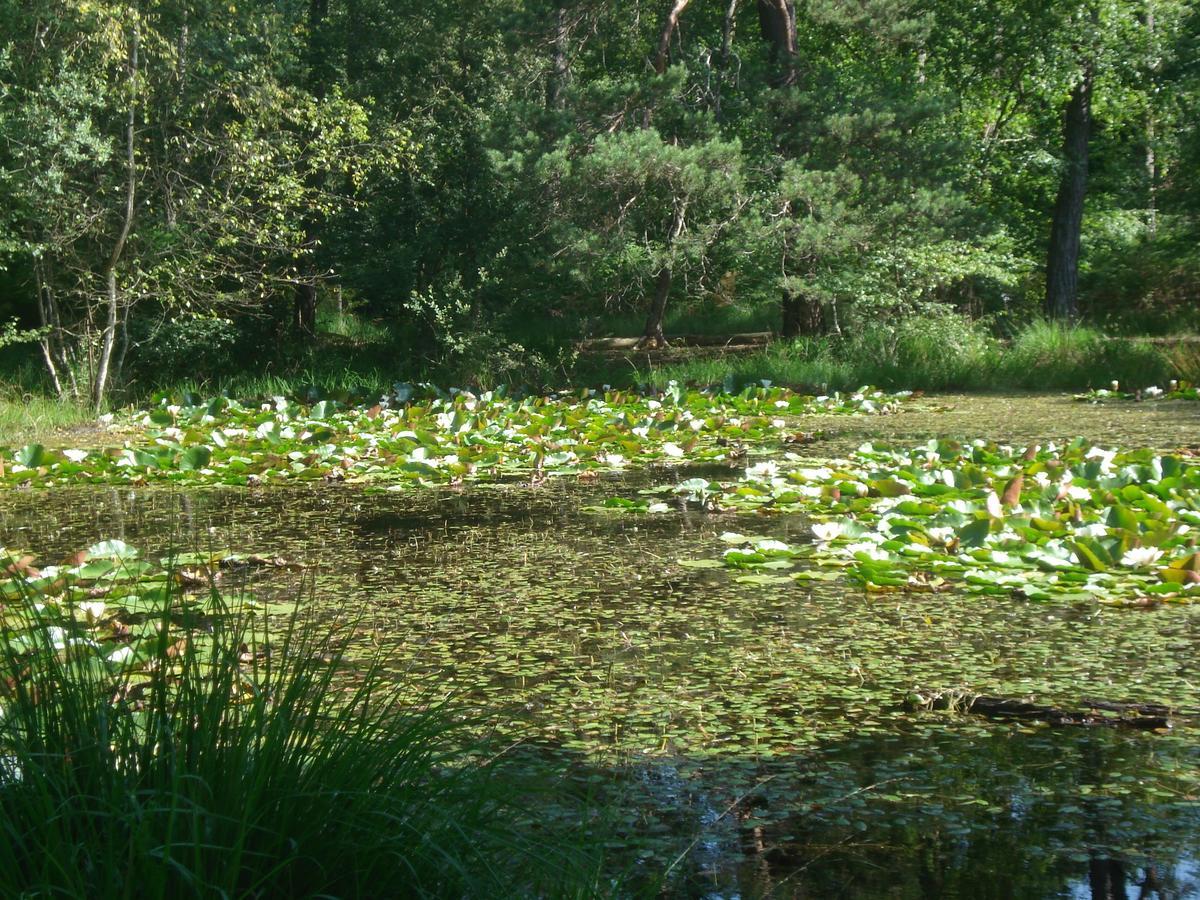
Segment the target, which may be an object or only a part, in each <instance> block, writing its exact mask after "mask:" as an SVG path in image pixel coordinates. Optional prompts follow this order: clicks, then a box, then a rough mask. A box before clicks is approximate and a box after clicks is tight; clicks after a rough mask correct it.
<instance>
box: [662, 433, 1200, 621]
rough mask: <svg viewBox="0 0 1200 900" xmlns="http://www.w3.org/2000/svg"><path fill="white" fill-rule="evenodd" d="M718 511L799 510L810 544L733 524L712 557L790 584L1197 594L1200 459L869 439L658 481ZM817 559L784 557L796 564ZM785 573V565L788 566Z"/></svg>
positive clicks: (1030, 594)
mask: <svg viewBox="0 0 1200 900" xmlns="http://www.w3.org/2000/svg"><path fill="white" fill-rule="evenodd" d="M656 491H657V492H658V493H664V492H674V493H677V494H680V495H681V496H683V497H684V498H686V499H688V500H689V501H690V502H696V503H701V504H704V505H705V506H707V507H709V508H711V509H716V510H739V511H751V512H760V513H804V514H807V515H808V516H809V517H811V519H812V520H813V521H812V526H811V531H812V538H813V540H812V542H811V543H803V544H797V545H791V544H787V543H785V542H783V541H779V540H776V539H774V538H771V537H764V536H746V535H741V534H737V533H734V532H729V533H727V534H726V535H725V536H724V539H725V540H726V541H727V542H728V543H730V544H731V546H730V547H729V549H727V550H726V551H725V554H724V556H723V557H722V559H721V560H720V561H716V560H713V561H708V562H691V563H690V565H693V566H695V565H702V566H705V565H713V564H718V565H720V566H721V567H723V568H730V569H735V570H738V571H739V572H741V573H742V577H743V579H749V580H751V581H754V582H757V583H782V582H785V581H791V580H796V579H799V580H804V579H814V578H823V577H826V576H825V575H823V574H820V573H819V569H818V570H816V571H814V570H813V568H812V567H813V566H818V567H819V566H833V567H838V568H841V569H844V570H845V572H846V574H847V575H848V577H849V578H851V579H852V580H853V581H855V582H857V583H858V584H860V585H861V586H862V587H863V588H865V589H866V590H868V591H872V592H878V591H895V590H908V591H912V590H917V591H938V590H948V589H950V588H951V587H962V586H965V587H966V589H968V590H970V591H972V592H975V593H980V594H991V595H1015V596H1018V597H1023V598H1027V599H1030V600H1050V599H1059V600H1089V601H1098V602H1102V603H1112V604H1138V605H1145V604H1149V603H1153V602H1157V601H1176V602H1187V601H1194V600H1197V599H1200V552H1198V550H1197V546H1196V545H1197V538H1198V537H1200V465H1197V464H1196V462H1195V460H1194V459H1192V458H1191V457H1188V456H1184V455H1172V454H1160V453H1155V452H1153V451H1150V450H1137V451H1130V452H1122V451H1117V450H1109V449H1104V448H1101V447H1096V446H1092V445H1090V444H1089V443H1087V442H1084V441H1075V442H1073V443H1070V444H1067V445H1065V446H1056V445H1054V444H1049V445H1046V446H1031V447H1028V448H1014V447H1010V446H1002V445H996V444H990V443H986V442H984V441H976V442H974V443H968V444H961V443H957V442H952V441H930V442H929V443H927V444H925V445H922V446H919V447H917V448H915V449H910V450H895V449H890V448H887V447H881V446H875V445H873V444H866V445H864V446H862V447H860V448H859V450H858V451H857V452H856V453H855V454H854V455H853V456H852V457H851V458H850V459H848V460H843V461H831V462H828V463H825V464H821V465H804V464H802V461H800V460H798V459H793V460H792V466H791V467H790V468H788V467H787V464H786V462H785V464H784V465H780V464H778V463H775V462H765V463H757V464H755V465H752V466H750V467H749V468H748V469H747V470H746V473H745V476H744V477H743V479H742V480H741V481H739V482H737V483H734V484H723V483H717V482H701V481H700V480H692V481H689V482H685V483H683V484H680V485H676V486H670V487H666V488H659V489H656ZM801 560H803V561H806V562H807V563H808V566H806V568H805V569H804V570H802V571H799V572H794V573H793V572H790V571H788V570H790V569H792V568H794V567H795V565H796V563H797V561H801ZM785 572H786V574H784V573H785Z"/></svg>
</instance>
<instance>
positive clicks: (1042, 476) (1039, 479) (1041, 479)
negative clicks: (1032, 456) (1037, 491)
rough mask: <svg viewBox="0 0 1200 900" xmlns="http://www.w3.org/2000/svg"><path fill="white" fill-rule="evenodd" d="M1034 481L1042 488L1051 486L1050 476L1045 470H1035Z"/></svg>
mask: <svg viewBox="0 0 1200 900" xmlns="http://www.w3.org/2000/svg"><path fill="white" fill-rule="evenodd" d="M1033 483H1034V484H1036V485H1037V486H1038V487H1040V488H1047V487H1050V476H1049V475H1047V474H1046V473H1045V472H1034V474H1033Z"/></svg>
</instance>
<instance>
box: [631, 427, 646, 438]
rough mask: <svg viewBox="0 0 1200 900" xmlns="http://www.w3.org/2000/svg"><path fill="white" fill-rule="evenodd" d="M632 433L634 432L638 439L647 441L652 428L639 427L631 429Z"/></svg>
mask: <svg viewBox="0 0 1200 900" xmlns="http://www.w3.org/2000/svg"><path fill="white" fill-rule="evenodd" d="M630 431H632V432H633V433H634V435H635V436H636V437H640V438H643V439H645V438H646V437H647V436H649V434H650V426H649V425H638V426H637V427H636V428H631V429H630Z"/></svg>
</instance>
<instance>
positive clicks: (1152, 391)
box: [1143, 385, 1163, 397]
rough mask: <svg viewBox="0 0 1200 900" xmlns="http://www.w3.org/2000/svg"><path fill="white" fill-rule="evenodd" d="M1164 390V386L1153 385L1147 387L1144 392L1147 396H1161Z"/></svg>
mask: <svg viewBox="0 0 1200 900" xmlns="http://www.w3.org/2000/svg"><path fill="white" fill-rule="evenodd" d="M1162 392H1163V389H1162V388H1160V387H1157V386H1153V385H1152V386H1151V387H1148V388H1146V390H1145V391H1144V392H1143V393H1145V395H1146V396H1147V397H1160V396H1162Z"/></svg>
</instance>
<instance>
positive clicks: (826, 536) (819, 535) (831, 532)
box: [812, 522, 842, 541]
mask: <svg viewBox="0 0 1200 900" xmlns="http://www.w3.org/2000/svg"><path fill="white" fill-rule="evenodd" d="M812 532H813V536H814V537H815V538H816V539H817V540H818V541H832V540H835V539H837V538H838V537H841V534H842V523H841V522H813V526H812Z"/></svg>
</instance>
